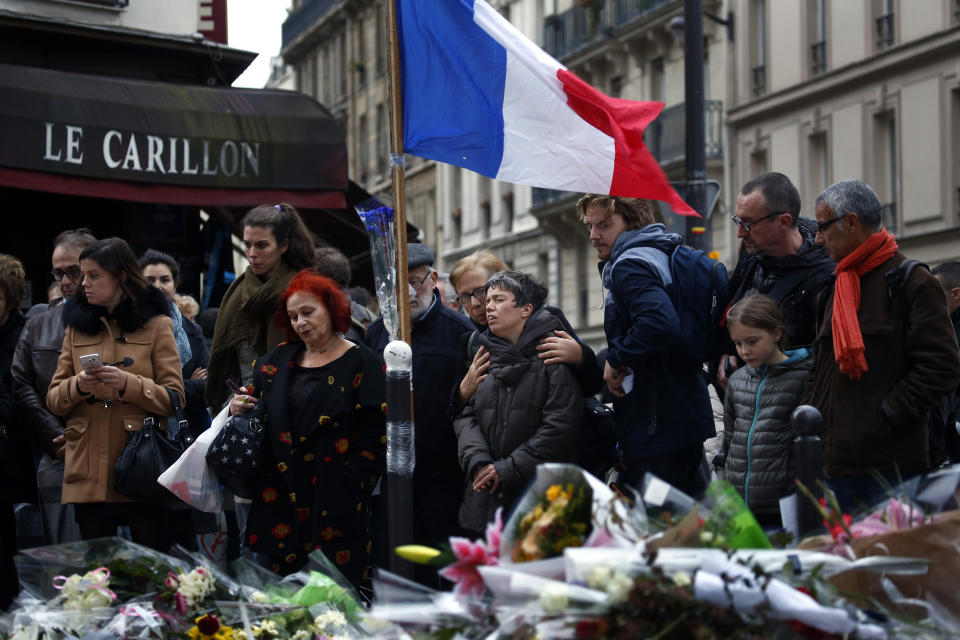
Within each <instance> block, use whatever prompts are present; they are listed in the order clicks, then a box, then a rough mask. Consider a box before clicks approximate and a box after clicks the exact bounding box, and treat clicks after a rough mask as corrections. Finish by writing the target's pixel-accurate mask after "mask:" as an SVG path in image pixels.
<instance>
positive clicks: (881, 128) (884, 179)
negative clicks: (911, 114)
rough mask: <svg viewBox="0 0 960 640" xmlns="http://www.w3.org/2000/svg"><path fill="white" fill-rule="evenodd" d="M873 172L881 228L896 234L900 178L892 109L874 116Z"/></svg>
mask: <svg viewBox="0 0 960 640" xmlns="http://www.w3.org/2000/svg"><path fill="white" fill-rule="evenodd" d="M874 145H875V149H876V152H875V153H874V154H873V156H874V163H875V166H874V172H875V175H876V188H877V195H879V196H880V201H881V202H882V203H883V226H884V227H885V228H886V229H887V230H888V231H889V232H890V233H893V234H896V233H897V231H898V229H899V226H898V224H897V220H898V219H899V212H898V211H897V202H898V200H899V197H900V177H899V175H900V174H899V172H898V171H897V115H896V112H895V111H894V110H893V109H890V110H888V111H884V112H882V113H879V114H877V115H876V116H874Z"/></svg>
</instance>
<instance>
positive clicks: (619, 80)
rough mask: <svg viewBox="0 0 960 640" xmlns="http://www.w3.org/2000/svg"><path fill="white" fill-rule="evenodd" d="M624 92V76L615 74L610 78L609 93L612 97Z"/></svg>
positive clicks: (619, 95)
mask: <svg viewBox="0 0 960 640" xmlns="http://www.w3.org/2000/svg"><path fill="white" fill-rule="evenodd" d="M622 93H623V76H613V77H612V78H610V90H609V92H608V94H607V95H609V96H610V97H611V98H619V97H621V94H622Z"/></svg>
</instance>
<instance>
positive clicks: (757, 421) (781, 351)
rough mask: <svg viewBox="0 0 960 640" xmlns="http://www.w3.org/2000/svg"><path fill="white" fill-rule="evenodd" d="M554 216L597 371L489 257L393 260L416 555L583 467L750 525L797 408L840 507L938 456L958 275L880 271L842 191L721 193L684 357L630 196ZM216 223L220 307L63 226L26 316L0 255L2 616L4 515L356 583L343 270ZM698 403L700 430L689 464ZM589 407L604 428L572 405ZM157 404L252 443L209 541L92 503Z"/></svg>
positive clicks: (270, 236)
mask: <svg viewBox="0 0 960 640" xmlns="http://www.w3.org/2000/svg"><path fill="white" fill-rule="evenodd" d="M577 210H578V213H579V215H580V218H581V220H582V222H583V223H584V225H585V229H586V233H588V234H589V238H590V241H591V242H592V244H593V246H594V248H595V249H596V251H597V258H598V261H599V270H600V274H601V278H602V281H603V286H604V288H605V289H606V291H607V295H606V299H605V302H604V323H603V325H604V326H603V328H604V331H605V334H606V348H605V355H604V356H603V357H602V358H600V359H598V357H597V354H595V353H594V351H593V350H592V349H591V348H590V347H589V346H587V345H586V344H585V343H584V342H583V341H582V340H581V339H580V337H579V336H578V335H577V334H576V332H575V331H574V330H573V328H572V327H571V326H570V323H569V322H568V321H567V319H566V317H565V316H564V314H563V312H562V311H561V310H560V309H558V308H556V307H552V306H548V305H547V304H546V300H547V297H548V291H547V288H546V287H545V286H544V285H543V283H541V282H538V281H537V280H536V279H535V278H534V277H533V276H531V275H530V274H525V273H520V272H517V271H513V270H510V269H509V268H508V266H507V265H506V264H505V263H504V262H503V261H501V260H500V259H499V258H498V257H497V256H496V255H495V254H494V253H493V252H491V251H489V250H480V251H477V252H475V253H473V254H471V255H469V256H467V257H465V258H463V259H462V260H460V261H459V262H458V263H457V264H456V265H454V266H453V268H452V269H451V270H450V273H449V274H440V273H438V271H437V270H436V268H435V257H434V254H433V252H432V251H431V250H430V248H429V247H427V246H426V245H424V244H420V243H411V244H409V245H408V247H407V251H406V257H407V261H408V269H409V279H408V282H407V286H408V287H409V294H410V306H409V309H408V310H406V312H408V313H409V315H410V320H411V326H412V331H411V341H412V345H411V346H412V349H413V362H412V364H413V369H412V380H413V398H414V407H415V443H416V445H415V446H416V452H415V458H416V466H415V470H414V477H413V502H412V504H411V505H410V508H411V510H412V514H413V522H414V541H415V542H416V543H419V544H426V545H434V546H435V545H438V544H441V543H443V542H444V541H446V540H447V539H448V538H449V537H450V536H456V535H466V536H471V537H473V536H478V535H479V534H480V533H481V532H482V531H483V529H484V527H485V525H486V523H487V522H489V521H490V520H491V519H492V518H493V517H494V514H495V513H496V511H497V510H498V509H501V508H502V509H504V510H505V511H509V509H510V508H511V507H512V506H513V504H514V503H515V502H516V501H517V500H518V498H519V496H520V495H521V494H522V491H523V489H524V487H525V486H526V485H527V484H528V483H529V482H530V481H531V479H532V478H533V476H534V474H535V470H536V467H537V465H538V464H540V463H544V462H576V463H580V464H583V465H585V466H587V467H588V468H590V469H591V470H593V471H595V472H597V473H601V474H603V475H604V477H605V479H607V480H608V481H610V482H611V483H612V484H613V485H614V486H615V487H617V488H618V489H620V490H621V491H623V492H625V493H628V494H629V492H630V490H631V489H634V490H638V489H639V488H640V486H641V483H642V482H643V478H644V475H645V474H646V473H647V472H651V473H653V474H655V475H657V476H659V477H661V478H662V479H664V480H666V481H668V482H670V483H671V484H672V485H674V486H676V487H677V488H679V489H681V490H682V491H685V492H686V493H688V494H690V495H692V496H695V497H696V496H699V495H700V494H702V492H703V491H704V489H705V487H706V485H707V483H708V481H709V479H710V477H711V465H710V463H711V462H712V463H713V467H714V470H715V471H717V472H718V473H719V474H721V475H722V476H723V477H724V478H725V479H727V480H729V481H730V482H731V483H732V484H733V485H734V486H735V487H736V489H737V490H738V491H739V492H740V494H741V495H742V496H743V498H744V500H745V501H746V502H747V504H748V505H749V506H750V508H751V509H752V510H753V512H754V513H755V514H756V515H757V517H758V519H759V520H760V522H761V523H762V524H763V525H764V526H769V527H776V526H778V525H779V524H780V513H779V507H778V503H779V500H780V498H782V497H784V496H786V495H788V494H789V493H791V492H792V491H793V490H794V489H793V482H792V479H793V477H794V475H795V469H794V463H793V461H792V460H791V456H790V443H791V441H792V440H793V437H794V435H793V432H792V430H791V428H790V415H791V413H792V412H793V410H794V409H795V408H796V407H797V406H799V405H801V404H810V405H812V406H813V407H815V408H816V409H818V410H819V412H820V413H821V415H822V418H823V424H822V432H821V439H822V443H823V464H824V466H823V473H824V475H825V477H826V479H827V482H828V484H829V486H830V487H831V488H832V489H833V490H834V491H835V492H836V493H837V496H838V499H839V500H840V504H841V506H843V507H844V508H850V507H852V506H855V505H856V504H858V503H869V502H870V501H871V500H872V499H874V498H875V497H877V496H878V495H879V493H880V492H881V491H882V490H883V484H884V479H887V480H889V481H891V482H892V481H893V480H894V479H895V478H896V477H898V476H908V475H911V474H914V473H918V472H922V471H925V470H928V469H931V468H933V467H935V466H937V465H939V464H942V463H944V462H947V461H956V460H960V434H958V431H957V428H958V420H960V411H958V410H960V394H958V390H960V352H958V347H957V336H958V334H960V263H958V262H946V263H943V264H941V265H938V266H937V267H936V268H935V269H933V270H932V271H931V270H930V269H929V268H928V267H927V266H926V265H922V264H919V263H917V262H916V261H914V260H910V259H908V258H907V257H906V256H904V255H903V254H902V253H900V251H899V250H898V247H897V242H896V239H895V238H894V236H893V235H891V234H890V233H889V232H887V231H886V230H885V229H884V228H883V227H882V224H881V205H880V201H879V199H878V198H877V195H876V193H875V192H874V191H873V189H871V188H870V187H869V186H868V185H867V184H865V183H863V182H861V181H858V180H846V181H843V182H838V183H836V184H834V185H831V186H830V187H828V188H827V189H826V190H825V191H824V192H823V193H822V194H821V195H820V196H819V197H818V198H817V200H816V202H815V203H814V206H813V210H814V217H813V218H810V217H802V216H801V202H800V197H799V193H798V191H797V189H796V187H795V186H794V185H793V184H792V183H791V181H790V180H789V179H788V178H787V177H786V176H784V175H782V174H779V173H767V174H763V175H761V176H758V177H756V178H755V179H753V180H751V181H750V182H748V183H747V184H745V185H744V186H743V188H742V189H741V191H740V193H739V195H738V197H737V210H736V215H735V216H734V217H733V221H734V223H735V224H736V225H737V228H738V237H739V238H740V239H741V241H742V242H741V251H740V255H739V257H738V260H737V263H736V267H735V269H734V270H733V273H732V276H731V277H730V278H729V281H727V278H726V272H725V271H723V270H722V269H717V268H713V269H712V270H711V273H712V274H714V277H717V275H718V274H719V275H722V277H723V282H722V283H721V284H722V285H723V289H722V290H723V291H725V292H726V294H725V298H726V300H720V301H716V300H714V303H719V311H720V312H719V313H717V314H716V316H717V317H716V319H715V320H714V319H711V321H710V323H709V324H710V327H709V330H710V334H711V335H719V336H721V339H720V341H719V342H718V343H717V344H718V345H719V348H718V349H716V350H715V353H713V352H711V357H709V358H707V357H705V356H703V354H704V353H705V352H706V351H705V349H706V347H707V345H691V344H689V342H690V341H691V339H694V338H691V336H702V335H703V334H698V333H696V332H695V331H692V330H691V328H690V326H688V325H689V323H690V322H691V321H690V318H691V309H690V308H688V307H689V305H690V304H691V303H690V300H691V298H690V297H689V293H688V294H686V295H685V296H681V295H680V294H679V291H680V290H681V289H682V285H684V284H685V283H688V282H690V281H691V280H692V279H694V278H696V277H698V275H697V274H694V273H692V272H687V271H685V270H689V269H692V268H694V267H692V266H691V265H697V264H702V262H696V261H695V260H694V261H692V262H691V261H686V260H678V259H676V255H678V252H681V251H682V249H681V248H682V245H683V239H682V238H681V237H680V236H678V235H676V234H672V233H669V232H668V231H667V229H666V227H665V226H664V224H663V222H662V219H661V217H660V214H659V210H658V208H657V206H656V203H654V202H652V201H640V200H634V199H629V198H620V197H612V196H606V195H593V194H587V195H585V196H584V197H583V198H581V199H580V200H579V202H578V203H577ZM242 228H243V246H244V252H245V255H246V258H247V261H248V262H249V266H248V267H247V268H246V270H245V271H244V272H243V273H241V274H239V275H238V277H237V278H236V279H235V280H234V281H233V283H232V284H231V285H230V287H229V289H228V290H227V292H226V294H225V295H224V297H223V300H222V301H221V302H220V305H219V311H217V310H216V309H207V310H204V311H202V312H201V311H199V309H198V308H197V305H196V302H195V301H192V299H190V298H189V297H187V296H180V295H178V294H177V288H178V286H179V284H180V269H179V266H178V264H177V262H176V260H175V259H174V258H173V257H171V256H169V255H167V254H165V253H162V252H160V251H156V250H153V249H151V250H148V251H146V252H145V253H144V254H143V255H142V256H141V257H140V258H139V260H138V259H137V257H136V256H135V254H134V252H133V250H132V249H131V247H130V246H129V245H128V244H127V242H125V241H124V240H123V239H120V238H105V239H100V240H98V239H96V238H95V237H94V236H93V235H92V234H91V233H90V231H89V230H86V229H77V230H68V231H64V232H63V233H61V234H60V235H59V236H58V237H57V238H56V240H55V241H54V246H53V253H52V266H53V272H52V274H53V278H54V283H53V285H51V287H50V288H49V291H48V303H46V304H45V305H43V306H41V307H40V308H37V309H33V310H31V311H30V312H29V313H23V312H22V310H21V309H20V308H19V304H18V301H20V300H21V299H22V297H23V289H24V282H25V278H26V275H25V273H24V270H23V266H22V265H21V264H20V262H19V261H18V260H17V259H16V258H15V257H13V256H8V255H0V354H2V357H3V360H2V362H0V374H2V377H0V425H2V429H0V457H2V460H0V461H2V465H0V468H2V469H3V472H4V473H5V474H7V478H6V479H5V480H6V482H4V493H3V496H2V503H0V562H2V563H3V566H0V575H2V579H0V582H2V583H0V606H6V605H7V604H9V602H10V600H11V598H12V597H13V595H14V594H15V593H16V591H17V581H16V575H15V572H14V570H13V565H12V557H13V554H14V552H15V549H16V542H17V519H16V517H15V514H14V510H13V505H14V504H18V503H24V502H33V503H35V504H38V505H39V507H40V508H39V512H40V514H41V523H42V527H41V528H42V543H44V544H55V543H61V542H68V541H72V540H78V539H88V538H95V537H102V536H110V535H117V532H118V529H119V530H120V531H122V532H124V533H125V534H127V535H129V536H130V537H131V538H132V539H133V540H134V541H136V542H139V543H142V544H145V545H148V546H151V547H154V548H158V549H166V548H167V547H168V546H169V545H171V544H173V543H179V544H182V545H184V546H187V547H191V546H193V545H195V544H196V537H197V535H198V534H202V533H205V532H209V531H216V530H217V528H218V527H222V526H225V527H226V529H227V531H228V534H229V536H228V538H229V540H230V551H229V554H230V556H231V557H236V556H237V555H239V554H241V553H245V554H249V555H250V557H252V558H254V559H255V560H256V561H258V562H261V563H262V564H263V565H264V566H267V567H269V568H270V569H272V570H273V571H275V572H277V573H279V574H286V573H290V572H292V571H296V570H298V569H300V568H302V567H303V565H304V564H305V563H306V562H307V555H308V554H309V553H311V552H312V551H314V550H317V549H319V550H322V551H323V552H324V554H325V555H326V556H327V557H328V558H329V559H330V561H331V562H333V563H334V564H335V565H337V566H338V567H339V568H340V570H341V571H342V572H343V574H344V575H345V576H346V577H347V578H348V579H349V580H350V581H351V582H353V583H354V584H355V585H358V586H363V585H365V583H366V582H367V580H369V577H370V574H369V571H370V569H371V568H372V567H374V566H380V565H383V564H385V563H386V557H387V556H386V554H387V553H388V550H387V549H386V548H385V529H386V526H387V523H386V515H385V514H386V512H387V509H386V505H385V503H384V501H385V499H386V496H387V492H386V491H385V490H384V486H383V483H384V482H385V481H386V478H385V453H386V441H387V440H386V425H385V410H386V404H385V382H384V373H383V356H382V350H383V348H384V347H385V346H386V344H387V342H388V340H389V336H388V333H387V330H386V328H385V325H384V322H383V320H382V319H375V318H374V316H373V314H372V313H371V312H370V311H369V310H368V309H367V308H366V306H365V305H364V304H363V302H364V301H363V300H361V299H358V298H359V296H355V295H352V294H351V290H350V289H349V285H350V263H349V260H348V259H347V258H346V257H345V256H344V255H343V254H342V253H340V252H339V251H337V250H336V249H335V248H332V247H320V248H317V247H315V246H314V242H313V239H312V237H311V235H310V233H309V231H308V230H307V228H306V226H305V225H304V223H303V220H302V219H301V218H300V215H299V214H298V212H297V211H296V210H295V209H294V208H293V207H291V206H289V205H286V204H281V205H264V206H260V207H257V208H255V209H253V210H251V211H250V212H249V213H248V214H247V215H246V216H245V218H244V219H243V223H242ZM683 250H684V251H685V250H686V249H683ZM707 268H708V269H710V267H709V266H708V267H707ZM54 285H56V286H54ZM714 297H716V296H714ZM694 311H696V310H694ZM703 313H704V314H708V313H710V310H708V309H703ZM27 315H31V316H32V317H30V318H29V319H28V318H27ZM693 315H694V317H696V313H694V314H693ZM711 318H712V316H711ZM197 323H200V324H199V325H198V324H197ZM200 325H203V328H201V326H200ZM696 339H699V338H696ZM701 347H703V348H701ZM709 385H712V386H713V387H714V389H715V394H716V395H717V396H718V397H719V398H720V399H721V401H722V402H723V407H724V409H723V416H722V435H723V440H722V441H723V444H722V449H721V453H720V454H719V455H717V456H716V457H714V458H713V459H712V460H708V459H707V455H706V452H705V449H704V442H705V441H706V440H708V439H710V438H713V437H714V436H715V435H716V430H717V429H716V422H715V418H714V411H713V409H712V406H711V395H710V391H709ZM601 392H603V393H604V394H606V395H605V396H601V397H604V398H605V399H609V400H610V402H611V403H612V406H613V410H614V415H615V427H612V426H611V428H610V434H607V433H606V432H605V429H604V428H602V425H601V423H600V422H598V421H597V418H596V416H597V414H596V413H595V412H594V411H591V409H590V407H592V406H596V405H597V404H598V403H597V397H598V394H600V393H601ZM176 405H181V406H183V407H185V409H186V412H187V423H188V425H189V427H188V428H189V429H190V431H191V435H192V436H194V437H195V436H197V435H199V434H200V433H202V432H203V431H204V430H205V429H206V428H208V427H209V425H210V423H211V417H212V416H216V415H217V414H218V413H220V412H221V411H223V410H226V411H227V412H228V413H229V414H230V415H233V416H248V417H249V416H254V417H256V418H257V420H258V421H259V422H260V423H261V424H262V425H263V434H264V435H263V439H262V441H261V443H260V444H259V449H258V451H256V452H253V450H252V449H251V450H250V451H249V453H250V454H253V455H254V457H255V458H256V459H257V460H258V462H257V463H256V467H255V469H256V471H255V474H254V475H255V477H254V480H253V482H252V491H251V494H250V496H249V497H241V496H239V495H237V496H231V499H230V500H228V501H227V503H228V505H227V511H226V512H225V514H224V516H225V517H224V518H222V519H219V518H217V517H215V516H213V515H211V514H203V513H200V512H198V511H196V510H194V509H191V508H189V507H187V506H186V505H179V506H171V504H169V503H164V504H153V503H149V502H144V501H140V500H135V499H132V498H130V497H128V496H126V495H124V494H123V493H122V492H120V491H119V490H118V489H117V488H116V487H115V485H114V476H115V467H116V464H117V460H118V458H120V455H121V452H122V451H123V449H124V447H125V446H126V445H127V443H128V441H129V440H130V435H131V434H132V433H134V432H136V431H138V430H139V429H141V428H142V427H143V424H144V421H145V419H147V418H149V417H151V416H155V417H156V418H158V419H160V420H159V423H160V424H161V425H162V426H164V427H166V428H167V430H168V432H169V431H172V430H175V429H177V428H182V426H183V425H182V423H178V422H177V421H167V420H166V419H163V418H166V417H167V416H171V415H173V414H174V409H175V406H176ZM171 435H172V434H171ZM608 436H609V437H608ZM604 447H607V448H609V451H607V452H606V453H605V454H604V455H600V456H596V455H595V454H596V452H597V451H598V449H603V448H604ZM588 452H589V453H590V456H589V459H588ZM418 571H419V572H418V573H417V576H416V577H417V579H418V580H419V581H421V582H423V583H425V584H429V585H432V586H438V585H439V578H438V577H437V575H436V572H435V570H433V569H430V568H427V567H423V568H421V569H419V570H418Z"/></svg>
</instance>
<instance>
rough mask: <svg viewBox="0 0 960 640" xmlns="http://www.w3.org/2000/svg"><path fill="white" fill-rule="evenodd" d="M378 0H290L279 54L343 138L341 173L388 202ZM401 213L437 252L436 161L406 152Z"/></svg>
mask: <svg viewBox="0 0 960 640" xmlns="http://www.w3.org/2000/svg"><path fill="white" fill-rule="evenodd" d="M384 7H385V4H384V3H383V2H380V1H375V0H339V1H332V0H294V2H293V6H292V8H291V12H290V17H289V18H288V19H287V20H286V21H285V22H284V24H283V37H282V48H281V55H282V56H283V62H284V64H285V65H286V66H287V67H288V68H289V69H290V74H291V76H292V78H293V83H292V87H291V88H293V89H295V90H297V91H301V92H303V93H306V94H308V95H310V96H312V97H313V98H315V99H316V100H317V101H319V102H321V103H322V104H324V105H325V106H327V107H328V108H329V109H330V110H331V111H332V112H333V114H334V117H335V118H336V119H337V121H338V122H340V124H341V126H342V127H343V130H344V132H345V134H346V138H347V151H348V163H349V175H350V176H351V178H352V179H353V180H354V181H356V182H357V184H359V185H360V186H362V187H363V188H364V189H366V190H367V191H368V192H369V193H371V194H373V195H374V196H376V197H378V198H379V199H380V200H381V201H383V202H386V203H391V202H392V181H391V178H390V173H391V168H390V136H389V133H390V128H389V127H390V120H389V118H390V110H389V104H388V99H389V87H388V82H387V36H386V15H385V8H384ZM405 166H406V177H407V185H406V189H407V219H408V220H409V221H410V222H411V223H412V224H414V225H415V226H416V227H418V228H419V229H420V233H421V238H420V239H421V240H422V241H423V242H425V243H427V244H428V245H429V246H431V247H432V248H433V249H434V250H435V251H436V252H437V253H438V254H439V253H440V252H441V249H442V242H443V238H442V236H441V235H440V234H439V227H438V224H437V216H436V177H435V175H436V167H435V163H433V162H432V161H427V160H423V159H421V158H415V157H411V156H407V158H406V165H405Z"/></svg>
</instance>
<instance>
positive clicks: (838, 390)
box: [807, 180, 960, 511]
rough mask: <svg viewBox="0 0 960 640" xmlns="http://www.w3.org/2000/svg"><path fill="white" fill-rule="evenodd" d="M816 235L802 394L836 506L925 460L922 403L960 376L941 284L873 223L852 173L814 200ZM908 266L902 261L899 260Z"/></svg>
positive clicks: (862, 497)
mask: <svg viewBox="0 0 960 640" xmlns="http://www.w3.org/2000/svg"><path fill="white" fill-rule="evenodd" d="M816 217H817V243H818V244H820V245H821V246H823V247H824V248H825V249H826V250H827V254H828V255H829V256H830V259H831V260H833V261H834V262H836V263H837V266H836V276H837V277H836V283H835V285H834V287H833V289H832V290H829V291H826V292H825V294H824V296H823V316H822V318H821V320H820V323H819V328H818V331H817V336H816V340H815V341H814V367H813V376H812V378H811V385H810V390H809V393H808V398H807V402H808V403H809V404H812V405H813V406H815V407H817V408H818V409H819V410H820V412H821V413H822V414H823V418H824V438H823V450H824V458H823V459H824V473H825V474H826V477H827V480H828V482H829V484H830V486H831V488H832V489H833V490H834V491H835V492H836V494H837V498H838V500H839V502H840V506H841V507H842V508H843V509H844V511H848V510H849V509H851V508H853V507H856V506H858V505H859V504H861V503H864V504H870V503H871V502H874V501H875V500H877V499H879V498H882V497H883V495H884V488H883V483H881V482H879V481H878V480H877V478H876V475H875V474H877V473H879V474H881V475H883V476H884V477H885V478H887V480H888V481H889V482H890V483H893V484H895V483H896V479H897V477H898V476H899V477H907V476H909V475H912V474H916V473H919V472H922V471H925V470H926V469H927V468H929V464H930V452H929V443H928V435H927V420H928V416H929V413H930V409H931V408H932V407H933V406H934V405H935V404H936V403H937V401H938V399H939V398H940V397H941V396H943V395H944V394H946V393H948V392H950V391H952V390H954V389H956V388H957V384H958V382H960V354H958V351H957V339H956V336H955V335H954V332H953V327H952V326H951V324H950V317H949V316H948V315H947V305H946V301H945V299H944V295H943V290H942V289H941V287H940V284H939V283H938V282H937V280H936V278H934V277H933V276H932V275H931V274H930V272H929V271H927V270H926V269H924V268H922V267H921V268H916V269H908V268H906V266H904V268H901V265H902V264H903V263H904V261H905V260H906V258H905V256H904V255H903V254H902V253H900V251H899V250H898V248H897V241H896V240H895V239H894V237H893V235H892V234H891V233H889V232H888V231H886V230H885V229H884V228H883V227H882V226H881V205H880V199H879V198H878V197H877V194H876V192H875V191H874V190H873V189H871V188H870V186H869V185H867V184H865V183H863V182H861V181H860V180H844V181H842V182H838V183H836V184H833V185H831V186H829V187H827V189H826V190H824V192H823V193H821V194H820V196H819V197H818V198H817V201H816ZM908 264H909V263H908Z"/></svg>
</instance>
